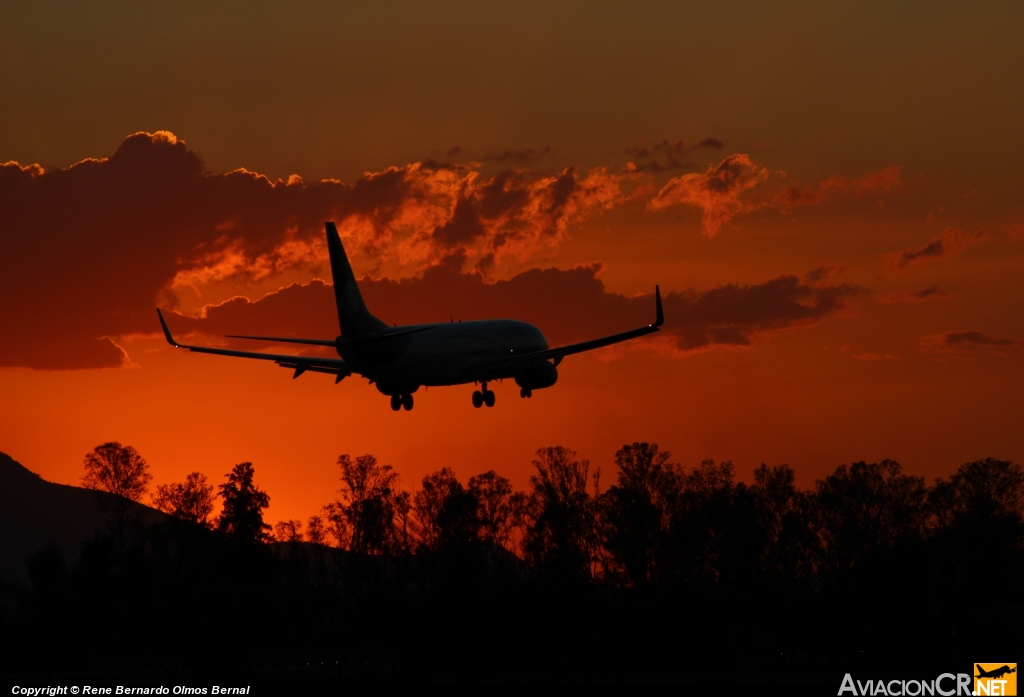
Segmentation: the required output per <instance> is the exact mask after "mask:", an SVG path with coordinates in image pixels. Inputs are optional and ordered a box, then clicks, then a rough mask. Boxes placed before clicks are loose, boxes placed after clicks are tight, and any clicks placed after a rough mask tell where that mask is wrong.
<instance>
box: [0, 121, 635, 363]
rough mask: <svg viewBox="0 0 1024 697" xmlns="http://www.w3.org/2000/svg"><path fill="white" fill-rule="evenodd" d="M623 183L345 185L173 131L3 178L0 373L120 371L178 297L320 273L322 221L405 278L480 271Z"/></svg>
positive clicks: (4, 170) (567, 179)
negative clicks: (227, 159)
mask: <svg viewBox="0 0 1024 697" xmlns="http://www.w3.org/2000/svg"><path fill="white" fill-rule="evenodd" d="M621 181H623V177H621V176H619V175H612V174H608V173H607V172H606V171H605V170H601V169H597V170H593V171H591V172H590V173H589V174H587V175H586V176H582V175H579V174H577V173H576V172H575V170H572V169H568V170H565V171H564V172H562V173H561V174H557V175H549V174H536V173H529V172H523V171H518V172H515V173H504V174H499V175H497V176H493V177H485V176H481V175H480V173H479V171H477V170H474V169H472V168H468V167H464V166H461V165H440V164H438V163H413V164H410V165H406V166H404V167H391V168H388V169H386V170H384V171H381V172H371V173H367V174H365V175H363V176H362V177H361V178H360V179H358V180H357V181H356V182H354V183H352V184H345V183H342V182H340V181H334V180H325V181H321V182H313V183H310V182H304V181H303V180H302V179H301V177H299V176H297V175H293V176H292V177H289V178H288V179H287V180H277V181H271V180H269V179H268V178H266V177H264V176H262V175H259V174H257V173H254V172H250V171H247V170H244V169H239V170H236V171H233V172H228V173H226V174H216V173H211V172H209V171H207V170H206V168H205V167H204V165H203V162H202V159H201V158H200V157H199V155H198V154H197V153H196V152H194V151H192V150H189V149H188V148H187V147H186V146H185V143H184V142H183V141H181V140H179V139H178V138H176V137H175V136H174V135H173V134H171V133H166V132H158V133H154V134H150V133H136V134H134V135H131V136H129V137H128V138H126V139H125V141H124V142H123V143H122V144H121V146H120V147H119V148H118V149H117V151H116V152H115V153H114V154H113V155H112V156H111V157H109V158H106V159H89V160H85V161H83V162H80V163H78V164H76V165H73V166H71V167H68V168H66V169H54V170H51V171H46V170H43V168H41V167H39V166H38V165H29V166H24V167H23V166H20V165H18V164H17V163H6V164H3V165H0V327H2V331H3V333H4V338H5V340H4V341H3V342H0V366H22V367H30V368H37V369H77V368H88V367H110V366H117V365H121V364H122V363H123V361H124V356H123V352H122V351H121V350H120V349H119V348H118V346H117V342H118V339H119V337H123V336H125V335H129V334H133V333H137V332H149V331H151V330H152V327H153V307H154V305H156V304H158V303H159V304H161V305H163V306H165V307H173V306H174V305H175V302H176V300H175V298H176V294H175V289H176V288H184V287H196V288H199V287H202V286H203V285H204V284H208V283H215V282H225V281H232V280H237V281H241V282H243V283H244V282H248V281H251V280H260V279H264V278H267V277H272V276H273V275H274V274H278V273H281V272H283V271H286V270H289V269H295V268H300V269H301V268H307V269H312V268H316V267H317V266H319V265H321V264H322V262H323V260H324V258H325V256H326V250H325V246H324V243H323V223H324V221H325V220H334V221H336V222H337V223H338V227H339V230H340V231H341V233H342V235H343V237H344V238H345V240H346V246H347V248H348V249H349V252H350V253H352V254H356V255H358V254H362V255H363V256H364V257H368V258H369V259H370V260H371V262H372V263H375V264H379V263H381V260H382V259H385V258H389V259H392V260H396V261H395V262H394V263H395V264H409V265H412V271H415V270H417V269H418V268H422V267H425V266H429V265H430V264H436V263H437V262H438V261H439V260H440V259H441V258H443V257H445V256H448V255H451V254H452V253H453V252H461V253H462V258H464V259H468V260H473V261H478V262H479V265H480V267H481V268H486V266H487V264H493V263H495V262H496V260H497V259H499V258H500V257H501V256H502V255H508V254H511V255H515V256H516V257H517V258H521V259H523V260H525V259H527V258H529V257H530V255H531V254H534V253H535V252H536V251H537V250H538V249H540V248H544V246H545V245H552V244H557V241H558V240H559V239H560V237H561V235H563V234H564V232H565V229H566V226H567V225H568V224H569V223H570V222H572V221H576V220H580V219H583V218H585V217H586V216H588V215H593V214H596V213H598V212H600V211H602V210H605V209H606V208H609V207H611V206H614V205H618V204H619V203H620V202H622V201H624V200H625V198H626V197H625V195H624V194H623V193H622V191H621V189H620V182H621Z"/></svg>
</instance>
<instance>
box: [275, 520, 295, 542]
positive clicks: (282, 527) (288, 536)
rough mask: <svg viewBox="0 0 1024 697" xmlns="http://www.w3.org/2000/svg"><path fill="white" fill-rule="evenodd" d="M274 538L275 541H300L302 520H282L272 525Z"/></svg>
mask: <svg viewBox="0 0 1024 697" xmlns="http://www.w3.org/2000/svg"><path fill="white" fill-rule="evenodd" d="M274 539H275V540H276V541H277V542H302V521H301V520H282V521H280V522H278V524H277V525H275V526H274Z"/></svg>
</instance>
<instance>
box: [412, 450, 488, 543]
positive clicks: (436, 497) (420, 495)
mask: <svg viewBox="0 0 1024 697" xmlns="http://www.w3.org/2000/svg"><path fill="white" fill-rule="evenodd" d="M412 506H413V510H414V511H415V512H416V522H417V531H418V533H419V538H420V544H422V545H423V546H424V547H425V548H427V549H435V550H436V549H440V548H442V547H448V546H451V545H458V544H461V543H467V542H473V541H475V540H476V539H477V527H478V522H477V501H476V498H475V497H474V496H473V495H472V494H471V493H469V492H468V491H466V488H465V487H463V486H462V484H461V483H460V482H459V480H458V479H456V477H455V473H454V472H452V471H451V470H450V469H449V468H447V467H445V468H443V469H440V470H438V471H437V472H434V473H432V474H428V475H427V476H426V477H424V478H423V485H422V488H421V489H420V490H419V491H417V492H416V495H415V496H414V497H413V504H412Z"/></svg>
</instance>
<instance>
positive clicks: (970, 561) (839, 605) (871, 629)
mask: <svg viewBox="0 0 1024 697" xmlns="http://www.w3.org/2000/svg"><path fill="white" fill-rule="evenodd" d="M108 446H109V447H108ZM114 446H116V447H114ZM102 448H107V450H106V451H105V452H107V454H108V455H110V457H107V458H106V461H107V463H108V464H107V465H104V464H103V463H104V461H105V460H104V456H103V455H102V454H101V455H99V456H97V457H96V458H93V465H92V469H90V459H89V458H88V457H87V461H86V467H87V476H86V483H87V484H90V483H91V484H92V486H93V487H94V488H97V489H100V490H104V491H108V492H111V493H117V495H118V496H119V497H120V498H124V499H128V498H130V497H135V500H138V498H140V497H141V496H142V494H140V493H139V491H140V487H139V486H138V484H139V480H144V481H142V486H141V491H143V492H144V491H145V489H146V487H147V485H148V483H149V480H148V479H146V477H147V476H148V474H147V472H146V469H145V467H140V466H138V462H137V460H135V459H133V457H131V455H132V453H128V454H127V455H126V454H125V453H124V452H121V451H124V450H127V449H124V448H121V446H119V445H117V444H105V446H101V448H98V449H97V450H96V451H94V454H96V453H99V452H100V451H101V449H102ZM118 448H121V450H118ZM113 455H116V457H115V456H113ZM134 455H135V456H137V453H135V454H134ZM97 462H98V463H99V464H98V465H97V464H96V463H97ZM133 462H134V463H135V467H134V469H132V467H130V466H128V465H130V464H131V463H133ZM118 463H120V464H118ZM125 463H127V464H125ZM615 464H616V469H615V472H614V478H613V481H610V482H605V481H603V480H602V477H601V476H600V474H601V473H600V472H599V471H598V470H596V469H592V468H591V466H590V464H589V463H588V462H587V461H586V460H581V459H579V458H578V457H577V456H576V454H575V453H574V452H573V451H571V450H569V449H567V448H564V447H549V448H542V449H541V450H538V451H537V454H536V457H535V458H534V460H533V468H534V474H533V476H531V478H530V486H529V488H528V490H526V491H516V490H515V488H514V487H513V486H512V485H511V483H510V482H509V480H508V479H506V478H504V477H502V476H500V475H499V474H497V473H495V472H493V471H491V472H486V473H484V474H480V475H477V476H474V477H471V478H469V479H468V480H466V481H465V482H461V481H459V479H458V478H457V477H456V476H455V475H454V473H453V472H452V471H451V470H450V469H447V468H444V469H441V470H439V471H437V472H434V473H432V474H430V475H428V476H426V477H424V478H423V480H422V482H421V484H420V487H419V488H418V489H417V490H415V491H414V492H412V493H410V492H407V491H404V490H403V489H402V488H401V487H400V485H399V481H398V476H397V473H396V472H395V471H394V470H393V469H392V467H391V466H389V465H386V464H382V463H380V462H378V461H377V460H376V458H374V457H373V456H371V455H363V456H359V457H354V458H353V457H350V456H348V455H343V456H341V457H340V458H339V460H338V466H339V473H340V480H341V486H340V489H339V492H338V495H337V498H336V500H334V501H332V502H330V503H328V504H327V505H326V506H324V507H323V509H322V510H321V511H320V512H319V513H317V514H316V515H313V516H311V517H310V518H309V519H308V520H307V521H304V522H300V521H284V522H281V523H278V524H277V525H276V526H275V527H274V529H273V530H271V528H270V527H269V526H268V525H267V524H266V523H265V522H264V520H263V517H262V513H263V511H264V510H265V509H266V507H267V506H268V504H269V495H268V494H267V492H264V491H262V490H261V489H260V488H259V487H258V486H257V484H256V482H255V470H254V468H253V466H252V465H251V464H250V463H241V464H239V465H237V466H235V467H234V468H233V470H232V471H231V472H230V473H229V475H228V476H227V478H226V481H225V483H223V484H221V485H220V486H219V487H218V488H217V494H216V496H219V497H220V498H221V501H222V510H221V513H220V515H219V516H217V517H216V518H214V517H212V513H213V509H214V501H215V495H214V487H213V486H212V485H210V484H209V483H208V481H207V480H206V478H205V477H204V476H203V475H201V474H200V473H193V474H192V475H190V476H189V477H188V478H187V479H186V481H185V482H181V483H176V484H171V485H164V486H160V487H157V492H156V496H155V497H154V502H155V504H156V505H157V506H158V507H159V508H161V509H162V510H164V511H166V512H168V513H171V514H172V515H173V516H174V518H173V519H172V520H171V521H170V522H168V523H165V524H161V525H154V526H149V527H142V526H140V525H138V524H137V523H136V522H133V521H132V520H131V519H130V516H129V517H126V515H125V511H124V510H122V509H123V507H121V509H118V508H117V507H112V510H111V532H110V534H109V535H99V536H97V537H96V538H95V539H93V540H92V541H91V542H90V543H88V544H87V545H86V547H85V548H84V549H83V552H82V556H81V559H80V560H79V561H78V563H77V564H76V565H75V566H74V567H73V568H69V567H68V566H67V564H66V563H65V562H64V560H63V559H61V558H60V557H59V553H58V552H56V550H54V549H52V548H50V549H47V550H42V551H41V552H40V553H38V554H37V555H35V556H34V557H33V558H32V559H31V560H30V561H29V569H30V575H31V578H32V584H33V589H32V592H31V593H30V594H29V595H27V596H20V600H17V602H14V601H11V602H8V603H7V607H8V608H9V610H8V612H7V614H6V616H5V617H6V619H5V626H6V627H8V628H12V631H15V630H18V631H22V632H24V634H23V637H25V642H26V643H24V644H23V646H31V645H32V641H33V640H37V641H39V642H43V641H44V640H45V641H52V640H53V637H52V635H50V634H44V633H39V627H43V626H52V625H47V624H46V622H47V621H49V622H54V621H65V622H71V623H78V624H84V625H86V626H89V627H90V630H91V632H92V633H93V634H92V635H93V637H95V636H97V635H99V636H102V637H104V638H105V639H106V640H108V641H110V642H113V645H116V646H119V647H121V648H122V649H123V651H124V652H125V653H124V655H125V656H130V657H132V658H131V660H132V661H135V665H142V666H145V668H144V670H150V671H152V670H157V671H172V672H173V671H181V672H185V673H189V672H190V671H191V673H192V674H194V673H196V672H197V671H198V672H200V673H201V672H202V671H214V672H216V671H223V670H224V669H225V666H227V667H230V668H231V669H232V670H238V671H243V672H244V671H250V673H246V674H251V673H252V671H256V672H257V673H259V671H268V670H271V668H270V667H269V666H276V667H277V668H275V669H279V670H290V671H298V674H303V675H306V674H308V675H314V674H315V675H316V676H320V677H323V675H328V676H335V675H341V676H379V675H384V676H392V677H430V676H433V677H457V676H492V677H493V676H505V677H514V676H534V677H536V676H549V677H550V676H562V677H677V678H678V677H682V678H687V679H712V678H714V677H715V676H718V677H721V678H724V679H752V678H753V679H769V678H772V677H785V678H794V677H796V678H804V679H806V678H815V677H819V678H821V677H826V676H827V677H828V678H829V679H831V677H832V676H833V675H834V674H836V671H839V673H838V674H839V675H840V677H841V674H842V673H843V672H848V671H850V670H852V669H854V668H856V667H857V666H873V667H875V668H879V667H884V666H887V665H897V666H900V667H901V670H909V669H910V668H913V667H920V668H921V669H930V668H931V667H933V666H934V667H940V668H942V670H951V669H952V668H950V662H951V661H952V662H957V663H956V665H959V663H960V662H963V661H967V662H970V661H972V660H981V659H976V657H975V656H974V653H972V652H978V651H980V652H982V653H984V652H985V651H989V652H995V653H1000V652H1002V653H1005V652H1007V651H1011V650H1014V649H1016V650H1017V651H1019V650H1020V648H1021V646H1020V644H1021V640H1020V638H1019V637H1018V636H1017V632H1016V630H1015V629H1014V628H1015V627H1016V626H1019V623H1020V620H1021V619H1024V611H1022V608H1024V471H1022V469H1021V467H1020V466H1019V465H1017V464H1014V463H1011V462H1007V461H1002V460H996V459H992V458H988V459H985V460H979V461H975V462H969V463H966V464H964V465H963V466H961V467H960V468H959V469H958V470H957V471H956V472H955V473H954V474H953V475H952V476H950V477H948V478H945V479H938V480H936V481H934V482H931V483H929V482H926V481H925V480H924V479H923V478H921V477H916V476H912V475H909V474H906V473H904V472H903V471H902V468H901V467H900V465H899V464H898V463H896V462H893V461H890V460H884V461H882V462H880V463H865V462H858V463H854V464H851V465H844V466H841V467H838V468H837V469H836V470H835V472H833V473H832V474H831V475H829V476H827V477H825V478H824V479H822V480H819V481H817V482H816V483H815V485H814V487H813V488H811V489H810V490H800V489H798V488H797V487H796V485H795V475H794V471H793V469H792V468H790V467H788V466H785V465H780V466H775V467H769V466H766V465H764V464H762V465H761V466H760V467H758V468H757V469H756V470H755V471H754V473H753V477H752V482H751V483H749V484H748V483H744V482H738V481H736V476H735V472H734V470H733V466H732V464H731V463H729V462H723V463H716V462H714V461H712V460H706V461H704V462H702V463H701V464H700V465H699V466H697V467H693V468H685V467H682V466H681V465H679V464H676V463H673V462H672V460H671V456H670V455H669V453H667V452H664V451H662V450H660V449H659V448H658V446H657V445H655V444H648V443H633V444H630V445H625V446H623V447H622V448H621V449H620V450H619V451H618V452H617V453H616V454H615ZM104 472H106V473H105V474H104ZM117 472H120V473H122V474H123V473H125V472H129V473H130V472H134V473H135V474H134V475H133V476H134V477H135V479H136V481H135V486H134V488H132V486H129V484H130V482H129V483H125V482H122V484H121V485H118V486H115V485H113V484H112V482H116V480H117V479H118V476H117V475H116V473H117ZM128 478H129V479H130V478H131V476H129V477H128ZM97 482H99V484H97ZM104 482H106V483H104ZM118 487H120V490H119V489H118ZM107 505H108V506H109V504H107ZM140 618H142V619H143V622H144V627H145V628H143V626H140V625H139V622H138V621H139V619H140ZM128 626H131V632H130V633H129V634H130V635H131V636H138V635H139V634H140V633H142V634H144V635H145V636H146V643H142V644H140V643H137V642H135V641H129V642H126V641H125V634H124V630H125V628H126V627H128ZM157 630H158V633H157V634H156V635H155V636H154V631H157ZM66 641H68V642H70V643H67V645H64V646H63V650H58V651H56V652H55V653H52V654H51V655H52V657H53V662H52V665H44V664H45V661H43V664H40V668H41V669H43V668H45V669H47V670H60V669H64V670H72V669H77V670H83V669H85V668H86V667H87V666H93V665H95V664H96V662H98V663H99V664H101V665H107V666H109V665H110V661H111V658H110V655H109V652H106V651H102V650H99V649H98V648H97V646H101V647H102V646H103V644H102V643H101V644H99V645H97V644H94V643H89V644H87V645H82V644H81V643H80V642H76V641H74V640H70V639H69V640H66ZM967 654H970V655H967ZM40 655H41V654H35V653H32V652H31V651H29V650H27V649H23V650H22V651H20V652H19V651H15V652H14V653H13V654H11V656H12V657H13V658H11V659H10V660H14V661H28V662H30V663H31V662H32V661H35V662H36V663H39V661H40V660H41V659H40ZM979 655H980V654H979ZM986 655H987V654H986ZM993 655H994V654H993ZM89 661H93V663H90V662H89ZM307 664H309V665H308V666H307ZM321 664H323V667H319V668H318V666H320V665H321ZM954 667H955V666H954ZM318 670H325V671H327V673H318V672H316V671H318ZM302 671H313V673H303V672H302ZM293 674H294V673H289V675H293ZM907 674H909V673H907ZM837 684H838V683H837Z"/></svg>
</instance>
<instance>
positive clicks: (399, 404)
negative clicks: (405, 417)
mask: <svg viewBox="0 0 1024 697" xmlns="http://www.w3.org/2000/svg"><path fill="white" fill-rule="evenodd" d="M403 407H404V408H405V410H406V411H412V395H411V394H393V395H391V410H392V411H398V410H399V409H401V408H403Z"/></svg>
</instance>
